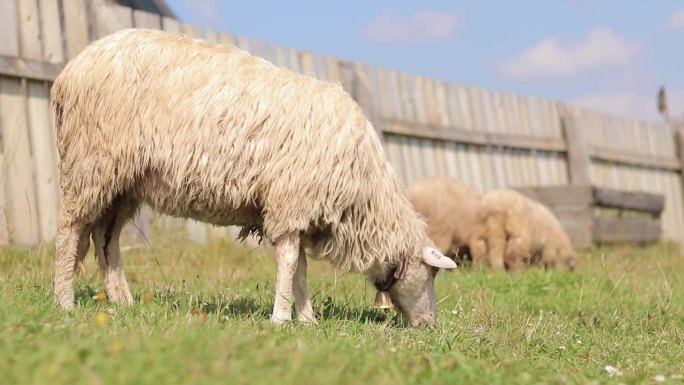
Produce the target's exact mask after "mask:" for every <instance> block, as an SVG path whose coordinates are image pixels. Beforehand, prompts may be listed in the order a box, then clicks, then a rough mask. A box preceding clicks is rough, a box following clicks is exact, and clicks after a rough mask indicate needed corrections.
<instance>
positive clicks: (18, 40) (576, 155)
mask: <svg viewBox="0 0 684 385" xmlns="http://www.w3.org/2000/svg"><path fill="white" fill-rule="evenodd" d="M128 27H146V28H157V29H163V30H166V31H169V32H180V33H184V34H186V35H189V36H193V37H200V38H203V39H205V40H208V41H214V42H221V43H230V44H235V45H237V46H239V47H241V48H243V49H246V50H248V51H250V52H251V53H253V54H254V55H257V56H261V57H264V58H266V59H268V60H270V61H272V62H274V63H275V64H277V65H280V66H284V67H288V68H290V69H292V70H294V71H298V72H302V73H305V74H310V75H311V76H316V77H318V78H320V79H326V80H329V81H334V82H340V83H341V84H342V85H343V86H344V87H345V89H346V90H347V91H348V92H349V93H350V94H351V95H352V96H353V97H354V98H355V99H356V100H357V101H358V102H359V104H361V105H362V106H363V107H364V109H365V110H366V112H367V114H368V116H369V117H370V119H371V120H372V121H373V122H374V123H375V126H376V129H377V130H378V133H379V134H380V135H381V137H382V140H383V143H384V145H385V149H386V152H387V155H388V157H389V160H390V161H391V163H392V164H393V166H394V167H395V169H396V170H397V173H398V174H399V176H400V178H401V179H402V181H403V182H404V183H405V184H410V183H412V182H414V181H415V180H417V179H419V178H421V177H425V176H429V175H450V176H454V177H457V178H460V179H462V180H464V181H466V182H468V183H471V184H473V185H474V186H476V187H478V188H480V189H482V190H485V191H486V190H491V189H494V188H499V187H513V186H526V185H527V186H547V185H566V184H587V183H592V184H595V185H597V186H604V187H613V188H619V189H624V190H628V191H637V190H643V191H648V192H658V193H662V194H664V196H665V210H664V212H663V215H662V221H663V232H664V235H665V237H666V238H669V239H673V240H677V241H679V242H683V241H684V207H683V206H684V205H683V204H684V197H683V195H682V186H683V183H682V181H683V179H682V157H681V156H680V155H679V153H678V147H680V146H681V145H680V146H678V145H677V144H678V143H682V139H681V135H678V133H677V132H676V130H675V129H674V128H673V127H670V126H667V125H664V124H657V123H648V122H642V121H637V120H633V119H624V118H619V117H612V116H607V115H603V114H599V113H596V112H592V111H589V110H586V109H582V108H579V107H577V106H574V105H570V104H567V103H563V102H559V101H554V100H547V99H538V98H531V97H524V96H520V95H513V94H508V93H503V92H498V91H493V90H487V89H483V88H477V87H468V86H463V85H459V84H453V83H446V82H441V81H437V80H433V79H428V78H424V77H420V76H414V75H409V74H405V73H401V72H397V71H393V70H389V69H385V68H378V67H373V66H370V65H366V64H363V63H358V62H352V61H347V60H341V59H338V58H335V57H332V56H327V55H322V54H316V53H311V52H307V51H301V50H295V49H293V48H285V47H281V46H277V45H272V44H268V43H263V42H260V41H257V40H254V39H249V38H245V37H241V36H233V35H231V34H229V33H224V32H218V31H215V30H212V29H203V28H198V27H196V26H192V25H188V24H183V23H180V22H179V21H177V20H175V19H171V18H166V17H159V16H158V15H155V14H150V13H146V12H142V11H138V10H131V9H130V8H126V7H121V6H116V5H112V4H111V3H108V2H105V1H104V0H0V142H1V143H2V146H1V147H0V164H1V165H2V173H0V208H2V210H0V244H2V243H9V242H11V243H16V244H25V245H35V244H37V243H40V242H41V241H46V242H49V241H51V240H52V239H53V238H54V235H55V230H56V214H57V209H58V206H59V199H58V195H57V187H58V185H57V170H56V164H57V163H56V160H57V155H56V149H55V148H54V132H53V131H54V128H53V122H52V117H51V114H50V111H49V108H48V98H49V87H50V82H51V81H52V80H53V79H54V78H55V76H56V75H57V74H58V73H59V71H60V70H61V68H63V66H64V64H65V62H67V61H68V60H69V59H71V58H73V57H74V56H75V55H76V54H78V52H80V50H81V49H83V48H84V47H85V46H86V45H87V44H88V43H89V42H90V41H92V40H94V39H96V38H99V37H102V36H104V35H106V34H108V33H111V32H114V31H117V30H120V29H123V28H128ZM149 215H150V213H149V212H146V211H145V212H143V216H142V218H141V219H140V220H139V225H140V226H139V227H142V229H143V231H144V232H148V233H149V232H150V231H151V230H150V228H149V221H150V218H149ZM153 222H154V223H155V224H156V223H160V224H162V225H164V226H166V229H169V228H171V227H170V226H171V225H173V226H175V227H174V228H179V226H178V222H174V221H170V220H168V219H164V220H161V221H153ZM174 223H176V224H175V225H174ZM180 228H182V229H183V232H184V233H186V234H187V235H188V236H189V237H190V238H192V239H195V240H198V241H203V240H206V239H207V238H208V237H209V236H210V235H211V234H213V233H218V234H221V235H224V234H225V231H224V230H216V229H212V228H210V227H209V226H206V225H203V224H198V223H195V222H188V223H187V224H185V223H184V224H183V225H182V226H181V227H180ZM159 233H160V234H162V233H163V232H159ZM156 236H159V235H158V234H154V237H156Z"/></svg>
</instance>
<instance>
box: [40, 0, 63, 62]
mask: <svg viewBox="0 0 684 385" xmlns="http://www.w3.org/2000/svg"><path fill="white" fill-rule="evenodd" d="M39 5H40V26H41V28H40V30H41V37H42V41H43V47H42V48H43V59H44V60H45V61H47V62H49V63H62V62H64V50H63V47H62V26H61V24H60V16H59V4H58V2H57V0H40V4H39Z"/></svg>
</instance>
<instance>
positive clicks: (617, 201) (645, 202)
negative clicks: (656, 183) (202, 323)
mask: <svg viewBox="0 0 684 385" xmlns="http://www.w3.org/2000/svg"><path fill="white" fill-rule="evenodd" d="M594 199H595V201H596V205H597V206H599V207H612V208H616V209H623V210H634V211H643V212H647V213H651V214H656V215H660V213H661V212H662V211H663V208H665V196H664V195H662V194H652V193H647V192H641V191H620V190H615V189H611V188H604V187H596V188H595V189H594Z"/></svg>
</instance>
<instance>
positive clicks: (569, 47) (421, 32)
mask: <svg viewBox="0 0 684 385" xmlns="http://www.w3.org/2000/svg"><path fill="white" fill-rule="evenodd" d="M167 3H168V4H169V5H170V6H171V8H172V9H173V10H174V11H175V12H176V13H177V15H178V16H179V18H180V19H181V20H183V21H184V22H188V23H192V24H198V25H202V26H207V27H212V28H216V29H219V30H222V31H227V32H231V33H234V34H239V35H244V36H248V37H253V38H257V39H259V40H262V41H266V42H270V43H276V44H281V45H285V46H293V47H297V48H302V49H307V50H310V51H314V52H321V53H326V54H331V55H335V56H338V57H341V58H346V59H353V60H358V61H362V62H366V63H370V64H374V65H380V66H383V67H388V68H394V69H398V70H402V71H406V72H409V73H414V74H420V75H424V76H428V77H433V78H438V79H443V80H448V81H453V82H456V83H461V84H467V85H474V86H480V87H486V88H492V89H497V90H501V91H508V92H514V93H518V94H523V95H529V96H537V97H546V98H553V99H559V100H565V101H571V102H575V103H578V104H582V105H585V106H588V107H591V108H593V109H597V110H600V111H605V112H608V113H613V114H618V115H625V116H632V117H638V118H643V119H648V120H660V117H659V115H658V113H657V111H656V108H655V95H656V93H657V91H658V88H659V87H660V85H661V84H663V85H665V86H666V87H667V90H668V96H669V102H670V111H671V115H672V116H673V117H676V118H679V119H684V1H681V0H679V1H676V0H657V1H635V0H629V1H628V0H623V1H618V0H554V1H551V0H545V1H544V0H520V1H505V2H504V1H497V2H494V1H484V0H481V1H476V0H464V1H452V2H447V1H422V2H419V1H386V0H373V1H358V0H347V1H343V2H327V1H310V0H302V1H275V0H252V1H249V2H247V1H232V0H224V1H221V0H202V1H198V0H168V1H167Z"/></svg>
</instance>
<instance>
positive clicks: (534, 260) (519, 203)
mask: <svg viewBox="0 0 684 385" xmlns="http://www.w3.org/2000/svg"><path fill="white" fill-rule="evenodd" d="M480 221H481V223H482V224H483V226H481V227H478V228H477V231H478V234H476V235H475V238H477V239H479V240H481V241H484V242H485V244H486V249H485V250H486V252H485V253H478V254H473V260H474V261H475V264H476V265H481V264H483V263H486V264H487V265H488V266H489V267H491V268H494V269H501V268H504V267H505V268H506V269H508V270H517V269H519V268H521V267H522V266H524V265H527V264H540V265H542V266H543V267H544V268H547V269H548V268H557V267H558V268H567V269H569V270H574V269H575V267H576V265H577V256H576V254H575V252H574V250H573V248H572V244H571V242H570V239H569V237H568V235H567V234H566V233H565V231H564V230H563V227H562V225H561V224H560V222H559V221H558V219H557V218H556V217H555V215H553V213H552V212H551V211H550V210H549V209H548V208H547V207H545V206H544V205H542V204H541V203H539V202H536V201H533V200H532V199H530V198H528V197H526V196H524V195H523V194H521V193H519V192H517V191H514V190H494V191H491V192H488V193H487V194H485V195H484V197H483V199H482V205H481V210H480Z"/></svg>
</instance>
